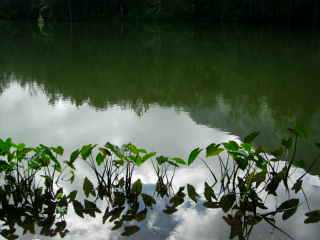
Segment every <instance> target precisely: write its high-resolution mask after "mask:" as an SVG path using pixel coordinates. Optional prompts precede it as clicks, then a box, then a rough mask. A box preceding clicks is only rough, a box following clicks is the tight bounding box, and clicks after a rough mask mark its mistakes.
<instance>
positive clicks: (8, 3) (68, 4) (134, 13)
mask: <svg viewBox="0 0 320 240" xmlns="http://www.w3.org/2000/svg"><path fill="white" fill-rule="evenodd" d="M39 14H41V15H42V16H44V17H46V18H49V19H64V20H70V21H73V20H78V19H89V18H90V19H91V18H106V17H130V18H148V19H150V18H157V19H159V18H165V19H168V18H171V19H172V18H179V19H181V18H189V19H210V20H215V21H225V20H233V21H234V20H241V21H243V20H246V21H248V20H250V21H252V20H253V21H277V22H279V21H281V22H288V23H291V22H306V21H307V22H309V23H310V22H313V23H316V22H319V3H318V1H317V0H281V1H279V0H130V1H129V0H77V1H75V0H1V1H0V17H2V18H8V19H16V18H37V17H38V16H39Z"/></svg>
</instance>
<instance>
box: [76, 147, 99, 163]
mask: <svg viewBox="0 0 320 240" xmlns="http://www.w3.org/2000/svg"><path fill="white" fill-rule="evenodd" d="M95 147H96V145H92V144H88V145H84V146H83V147H82V148H81V150H80V154H81V157H82V159H83V160H87V158H88V157H89V156H90V155H91V153H92V150H93V149H94V148H95Z"/></svg>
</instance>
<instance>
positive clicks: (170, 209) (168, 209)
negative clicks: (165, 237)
mask: <svg viewBox="0 0 320 240" xmlns="http://www.w3.org/2000/svg"><path fill="white" fill-rule="evenodd" d="M176 211H178V209H177V208H176V207H170V206H167V207H166V208H165V209H164V210H163V212H164V213H165V214H168V215H171V214H173V213H175V212H176Z"/></svg>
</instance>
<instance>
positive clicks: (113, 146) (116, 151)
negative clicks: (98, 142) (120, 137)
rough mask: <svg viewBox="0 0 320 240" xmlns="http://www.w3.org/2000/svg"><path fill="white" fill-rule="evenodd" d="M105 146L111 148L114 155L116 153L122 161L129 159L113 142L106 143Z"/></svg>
mask: <svg viewBox="0 0 320 240" xmlns="http://www.w3.org/2000/svg"><path fill="white" fill-rule="evenodd" d="M105 147H106V148H107V149H109V150H110V151H111V152H112V153H113V154H114V155H116V156H117V157H118V158H119V159H120V160H122V161H127V160H128V159H127V158H126V156H125V155H123V153H122V152H121V150H120V149H119V148H118V147H117V146H115V145H113V144H111V143H106V145H105Z"/></svg>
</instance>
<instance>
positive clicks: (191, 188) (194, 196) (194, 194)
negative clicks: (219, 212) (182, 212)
mask: <svg viewBox="0 0 320 240" xmlns="http://www.w3.org/2000/svg"><path fill="white" fill-rule="evenodd" d="M187 192H188V196H189V198H191V199H192V201H194V202H195V203H197V198H198V197H199V194H198V193H197V192H196V189H195V188H194V186H192V185H190V184H188V185H187Z"/></svg>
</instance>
